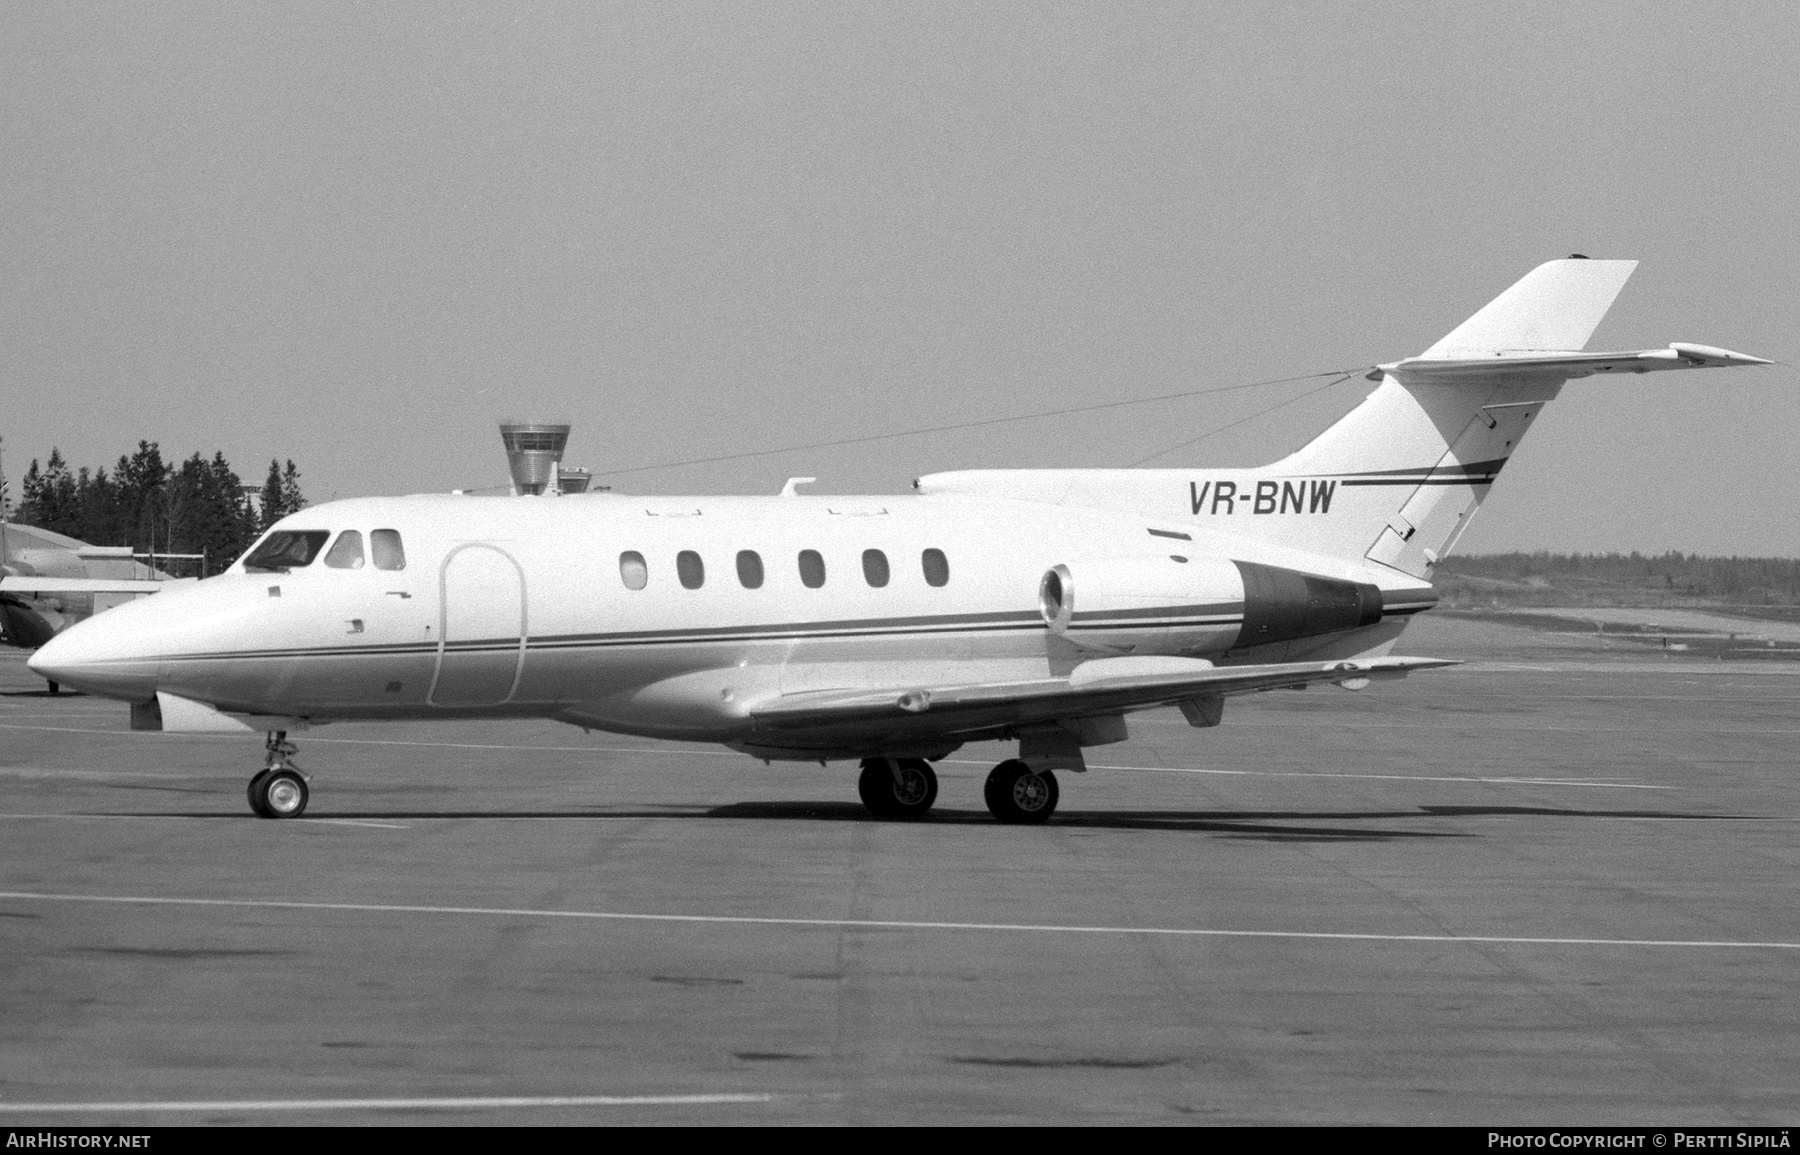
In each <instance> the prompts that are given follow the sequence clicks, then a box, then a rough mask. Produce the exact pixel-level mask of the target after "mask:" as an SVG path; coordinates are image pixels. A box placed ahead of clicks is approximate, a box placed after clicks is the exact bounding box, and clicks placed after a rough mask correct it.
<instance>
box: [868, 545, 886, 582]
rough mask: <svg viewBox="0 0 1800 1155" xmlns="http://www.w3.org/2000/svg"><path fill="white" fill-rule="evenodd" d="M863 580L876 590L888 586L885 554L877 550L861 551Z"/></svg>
mask: <svg viewBox="0 0 1800 1155" xmlns="http://www.w3.org/2000/svg"><path fill="white" fill-rule="evenodd" d="M863 578H864V579H865V580H866V581H868V583H869V584H870V585H872V586H874V587H875V588H876V589H880V588H881V587H882V586H884V585H886V584H888V561H887V554H885V553H882V552H881V551H880V550H878V549H865V550H863Z"/></svg>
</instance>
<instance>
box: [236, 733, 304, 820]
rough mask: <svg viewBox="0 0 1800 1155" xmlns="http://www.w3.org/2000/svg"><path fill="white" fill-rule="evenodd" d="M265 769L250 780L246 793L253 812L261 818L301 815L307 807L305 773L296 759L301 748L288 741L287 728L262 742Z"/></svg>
mask: <svg viewBox="0 0 1800 1155" xmlns="http://www.w3.org/2000/svg"><path fill="white" fill-rule="evenodd" d="M263 748H264V750H266V751H267V754H266V755H265V756H264V758H263V768H262V771H261V772H260V773H258V774H257V775H256V777H254V778H252V779H250V786H249V788H248V789H247V790H246V794H247V795H248V797H249V801H250V810H251V813H253V814H255V815H256V816H257V817H258V818H298V817H300V815H301V814H302V813H303V812H304V811H305V810H306V776H305V775H304V774H302V773H301V772H300V767H298V766H296V765H295V764H294V761H293V758H294V755H295V754H296V753H298V752H299V750H300V747H298V746H296V745H295V744H294V743H292V742H290V741H288V740H287V731H285V730H280V731H277V732H275V733H273V734H270V735H269V739H268V741H267V742H266V743H264V745H263Z"/></svg>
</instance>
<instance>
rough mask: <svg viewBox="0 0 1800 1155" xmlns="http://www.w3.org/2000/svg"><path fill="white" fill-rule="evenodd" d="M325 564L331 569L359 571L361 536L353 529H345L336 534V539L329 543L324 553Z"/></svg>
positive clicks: (360, 563)
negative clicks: (329, 546) (329, 545)
mask: <svg viewBox="0 0 1800 1155" xmlns="http://www.w3.org/2000/svg"><path fill="white" fill-rule="evenodd" d="M325 564H326V565H328V566H330V567H331V568H332V569H361V568H362V567H363V549H362V534H360V533H358V532H357V531H355V530H354V529H347V530H345V531H344V532H343V533H340V534H338V539H337V540H336V541H334V542H332V543H331V548H330V549H328V550H326V551H325Z"/></svg>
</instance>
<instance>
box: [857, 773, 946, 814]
mask: <svg viewBox="0 0 1800 1155" xmlns="http://www.w3.org/2000/svg"><path fill="white" fill-rule="evenodd" d="M856 792H857V793H858V794H861V795H862V800H863V805H864V806H867V807H868V808H869V813H871V814H873V815H875V817H877V818H923V817H924V816H925V812H926V811H927V810H930V809H931V804H932V803H933V802H936V801H937V792H938V782H937V772H936V771H935V770H933V769H932V768H931V763H929V762H927V761H925V760H924V759H923V758H864V759H863V762H862V777H861V778H858V779H857V780H856Z"/></svg>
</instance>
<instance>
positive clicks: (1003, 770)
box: [981, 758, 1058, 826]
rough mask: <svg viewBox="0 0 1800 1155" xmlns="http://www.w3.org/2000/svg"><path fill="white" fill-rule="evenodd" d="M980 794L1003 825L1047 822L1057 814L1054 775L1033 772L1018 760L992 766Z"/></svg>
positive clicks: (1048, 772)
mask: <svg viewBox="0 0 1800 1155" xmlns="http://www.w3.org/2000/svg"><path fill="white" fill-rule="evenodd" d="M981 792H982V794H983V795H984V796H985V797H986V798H987V807H988V810H990V811H991V812H992V813H993V815H994V817H995V818H998V819H999V820H1000V821H1002V822H1006V823H1012V824H1016V825H1021V826H1022V825H1027V824H1033V823H1038V822H1044V821H1047V820H1048V819H1049V817H1050V816H1051V815H1052V814H1054V813H1056V799H1057V795H1058V791H1057V789H1056V775H1054V774H1052V773H1051V772H1050V771H1048V770H1033V769H1032V768H1031V767H1030V766H1027V765H1026V764H1025V763H1023V762H1021V761H1019V760H1018V759H1017V758H1009V759H1007V760H1006V761H1005V762H1002V763H1000V765H998V766H996V767H994V768H993V770H992V771H990V772H989V774H988V776H987V784H986V785H985V786H983V787H982V791H981Z"/></svg>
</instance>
